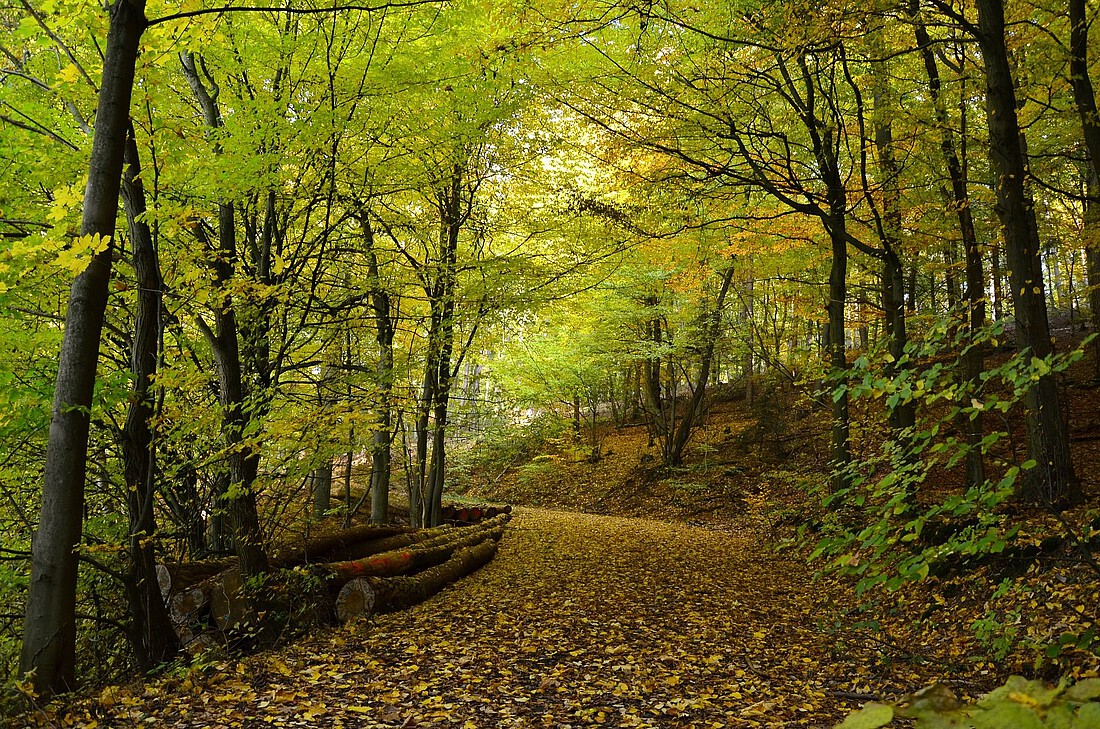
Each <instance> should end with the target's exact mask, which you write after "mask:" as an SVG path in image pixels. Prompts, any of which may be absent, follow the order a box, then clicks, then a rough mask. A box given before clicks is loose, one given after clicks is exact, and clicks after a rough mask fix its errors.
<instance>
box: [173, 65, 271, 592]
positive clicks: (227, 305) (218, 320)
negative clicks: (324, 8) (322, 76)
mask: <svg viewBox="0 0 1100 729" xmlns="http://www.w3.org/2000/svg"><path fill="white" fill-rule="evenodd" d="M180 64H181V66H182V68H183V75H184V77H185V78H186V79H187V83H188V85H189V86H190V87H191V90H192V92H193V93H194V95H195V99H196V101H198V103H199V107H200V108H201V109H202V112H203V117H204V119H205V121H206V124H207V126H208V127H210V128H211V129H217V128H219V127H221V125H222V117H221V111H220V109H219V108H218V104H217V99H216V98H215V96H213V95H211V93H210V92H209V91H208V90H207V88H206V86H205V85H204V84H203V81H202V79H200V78H199V73H198V66H197V65H196V59H195V56H194V55H193V54H191V53H188V52H183V53H180ZM214 152H215V154H220V152H221V150H220V148H219V147H218V146H217V145H215V149H214ZM234 218H235V212H234V206H233V203H231V202H228V201H224V200H223V201H221V202H219V203H218V247H217V249H216V251H214V252H213V253H214V256H215V259H214V263H213V268H214V274H215V275H214V280H215V283H216V284H217V286H218V288H219V294H220V295H221V300H220V301H219V302H218V303H217V304H216V309H215V312H214V330H213V331H210V330H204V334H205V335H206V337H207V340H208V341H209V342H210V348H211V350H212V352H213V355H214V364H215V369H216V370H217V375H218V385H219V387H218V397H219V399H220V401H221V406H222V411H223V414H222V431H223V434H224V436H225V439H226V446H227V451H228V454H229V455H228V461H229V489H228V491H227V493H226V494H224V495H223V497H222V498H224V502H225V515H226V517H227V521H228V523H229V528H230V531H231V532H232V535H233V542H234V547H235V549H236V551H237V558H238V559H239V560H240V569H241V572H242V573H243V575H244V576H245V577H246V578H247V577H251V576H253V575H257V574H260V573H262V572H266V571H267V568H268V562H267V553H266V551H265V550H264V545H263V532H262V530H261V529H260V518H259V514H258V512H257V510H256V494H255V493H254V492H253V491H252V486H253V483H254V482H255V480H256V476H257V474H258V472H259V466H260V453H259V450H258V449H257V448H256V446H255V445H254V444H252V443H249V442H248V441H247V439H246V436H245V433H246V432H247V431H248V426H249V425H250V423H251V421H252V417H253V416H252V415H251V414H250V413H249V412H248V409H247V402H246V401H247V393H246V391H245V384H244V377H243V373H242V366H241V362H242V360H241V350H240V336H239V327H238V324H237V314H236V311H235V309H234V305H233V297H232V295H230V294H229V293H228V292H227V291H226V287H227V286H228V285H229V283H230V282H231V281H232V280H233V277H234V268H235V266H236V262H237V232H236V223H235V220H234ZM198 234H199V238H200V240H203V241H204V240H205V233H204V231H203V229H202V227H201V226H200V227H199V228H198ZM207 245H209V243H207Z"/></svg>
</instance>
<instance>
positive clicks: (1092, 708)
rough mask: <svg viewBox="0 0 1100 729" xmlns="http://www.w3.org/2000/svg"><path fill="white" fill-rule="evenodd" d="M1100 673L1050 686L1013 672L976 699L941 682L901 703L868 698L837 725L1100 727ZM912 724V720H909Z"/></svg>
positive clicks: (864, 728) (856, 728)
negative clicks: (962, 698) (962, 697)
mask: <svg viewBox="0 0 1100 729" xmlns="http://www.w3.org/2000/svg"><path fill="white" fill-rule="evenodd" d="M1098 699H1100V679H1097V678H1089V679H1085V680H1083V681H1079V682H1078V683H1076V684H1074V685H1072V686H1069V685H1066V684H1065V683H1064V682H1063V683H1061V684H1059V685H1058V686H1055V687H1051V686H1048V685H1047V684H1045V683H1043V682H1041V681H1028V680H1027V679H1025V678H1021V677H1020V676H1012V677H1011V678H1009V679H1008V681H1007V682H1006V683H1005V684H1004V685H1003V686H1001V687H1000V688H997V689H994V690H993V691H991V692H990V693H988V694H986V695H985V696H983V697H981V698H980V699H978V700H977V701H975V702H974V703H973V704H960V702H959V701H958V700H957V699H956V698H955V695H954V694H953V693H952V692H951V690H950V689H948V688H947V687H946V686H943V685H942V684H937V685H935V686H933V687H931V688H928V689H925V690H924V691H921V692H918V693H916V694H913V695H912V696H908V697H905V698H904V699H902V700H901V701H899V702H897V703H896V704H881V703H875V702H872V703H869V704H867V705H866V706H864V707H863V708H862V709H860V710H859V711H857V712H855V713H853V714H851V715H850V716H848V718H846V719H845V720H844V721H843V722H841V723H840V724H838V725H837V729H878V727H884V726H894V724H893V722H894V720H895V719H913V720H915V726H916V727H917V729H1007V728H1008V727H1012V729H1095V728H1096V727H1100V701H1098ZM906 726H908V724H906Z"/></svg>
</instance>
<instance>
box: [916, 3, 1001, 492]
mask: <svg viewBox="0 0 1100 729" xmlns="http://www.w3.org/2000/svg"><path fill="white" fill-rule="evenodd" d="M911 9H912V13H913V17H914V20H915V25H914V27H915V31H916V40H917V46H918V47H919V48H920V52H921V58H922V59H923V61H924V69H925V74H926V75H927V77H928V88H929V91H930V92H931V95H932V101H933V104H934V106H935V109H936V121H937V124H938V125H939V127H940V152H941V154H942V155H943V160H944V164H945V165H946V167H947V175H948V177H949V178H950V179H951V198H952V203H953V204H952V207H953V209H954V212H955V216H956V218H957V219H958V224H959V235H960V237H961V238H962V242H963V252H964V255H965V258H966V306H967V313H968V316H967V326H968V327H969V328H970V336H971V346H970V347H969V348H968V349H967V350H966V351H965V352H964V353H963V356H962V365H963V375H964V376H965V378H966V380H967V382H969V384H970V390H969V392H967V393H966V394H965V395H964V398H969V397H974V396H976V395H978V394H979V393H980V389H981V385H982V381H981V373H982V372H983V371H984V369H985V357H984V355H983V354H982V348H981V347H980V346H977V345H976V344H974V342H973V337H974V335H975V334H976V333H977V332H979V331H981V329H982V328H983V327H984V326H985V272H984V270H983V268H982V254H981V248H980V247H979V245H978V236H977V233H976V232H975V229H974V213H973V210H972V208H971V205H970V193H969V189H968V182H967V179H966V167H965V165H964V164H963V161H962V160H961V159H960V158H959V154H958V152H957V150H956V147H955V141H954V138H953V136H952V135H951V132H950V129H951V126H950V123H949V121H950V120H949V119H948V116H947V105H946V104H945V103H944V101H943V97H942V94H941V90H942V83H941V81H940V72H939V67H938V65H937V64H936V57H935V54H934V53H933V51H932V40H931V38H930V37H929V35H928V31H927V30H926V28H925V26H924V22H923V20H922V19H921V17H920V5H919V3H918V2H914V3H913V4H912V6H911ZM960 425H961V426H962V428H963V430H964V432H965V433H966V440H967V445H968V446H969V451H968V452H967V455H966V485H967V486H968V487H969V486H977V485H980V484H981V483H983V482H984V481H985V458H984V456H983V455H982V452H981V442H982V439H983V437H984V435H985V426H984V416H983V414H982V413H981V411H978V412H976V413H974V417H973V418H969V417H963V418H962V420H961V422H960Z"/></svg>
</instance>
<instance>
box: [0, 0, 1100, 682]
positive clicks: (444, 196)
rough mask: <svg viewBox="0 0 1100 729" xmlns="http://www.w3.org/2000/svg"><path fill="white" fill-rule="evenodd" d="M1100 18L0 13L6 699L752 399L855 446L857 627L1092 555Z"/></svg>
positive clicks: (840, 462) (1084, 643)
mask: <svg viewBox="0 0 1100 729" xmlns="http://www.w3.org/2000/svg"><path fill="white" fill-rule="evenodd" d="M1098 12H1100V7H1098V6H1097V4H1096V3H1095V2H1092V1H1091V0H1069V2H1068V3H1052V2H1042V1H1040V2H1023V1H1016V0H1013V1H1011V2H1002V0H975V2H972V3H971V2H964V3H956V2H954V1H953V0H931V1H928V2H921V1H920V0H912V1H911V2H910V1H908V0H907V1H906V2H900V3H899V2H877V1H873V2H861V3H851V2H846V1H845V0H837V1H836V2H826V3H824V4H822V3H817V2H814V3H809V2H791V3H758V2H751V1H746V2H734V3H716V4H711V5H709V6H707V5H704V6H700V5H698V4H693V3H681V2H659V3H653V2H645V3H633V2H626V3H617V2H579V3H555V2H552V1H550V0H548V1H547V2H539V3H534V2H532V3H523V2H510V3H497V2H493V3H488V2H473V1H465V0H460V1H457V2H430V1H429V0H411V1H409V2H394V3H389V4H379V5H377V6H364V5H354V6H352V5H348V6H342V5H339V4H337V5H321V4H313V3H309V2H304V3H295V4H293V5H289V6H285V7H275V6H272V7H266V6H264V5H263V4H262V3H261V4H260V6H258V7H254V6H250V7H243V6H235V5H233V4H230V5H227V6H218V5H212V4H207V3H205V2H202V1H199V0H196V1H194V2H186V3H182V4H173V3H158V2H148V3H147V2H146V1H145V0H116V1H115V2H114V3H112V4H111V5H110V7H109V8H108V9H107V10H104V8H103V7H101V5H100V4H99V3H94V2H86V1H85V0H42V1H41V2H39V1H38V0H21V1H20V2H19V3H15V4H12V5H9V6H7V7H4V8H2V9H0V24H2V26H3V27H4V29H5V33H4V35H3V39H2V41H0V135H2V139H3V144H2V145H0V159H2V161H3V164H2V165H0V240H2V251H0V350H2V352H3V357H2V358H0V359H2V361H0V382H2V386H0V443H2V446H0V455H2V459H0V532H2V533H3V534H4V535H5V537H4V541H3V546H2V547H0V558H2V560H3V561H2V562H0V593H2V601H3V603H4V604H5V605H6V606H8V607H7V608H5V610H4V612H3V614H2V615H0V674H2V676H3V678H4V679H5V680H6V681H8V682H9V684H10V685H11V686H15V685H16V682H17V681H18V680H19V679H20V677H21V676H22V675H23V672H25V671H28V670H32V669H33V670H34V671H35V673H34V675H33V678H32V680H31V684H20V685H22V686H23V687H24V690H26V689H27V686H29V685H33V687H34V688H35V690H37V691H38V692H40V693H43V694H49V693H52V692H56V691H62V690H66V689H70V688H75V687H77V686H78V685H82V684H96V683H99V682H104V681H110V680H116V679H118V678H119V677H121V676H124V675H127V673H128V672H130V671H132V670H133V669H134V668H139V669H143V670H147V669H150V668H153V667H155V666H157V665H159V664H162V663H163V662H165V661H167V660H169V659H170V658H172V657H173V656H174V655H176V653H177V651H178V650H179V647H180V646H179V645H178V642H177V641H176V639H175V637H174V635H175V634H174V633H173V631H172V630H171V629H170V628H169V629H166V628H165V626H166V621H167V619H168V618H167V615H166V613H165V610H164V605H163V602H162V601H161V599H160V592H159V588H158V586H157V583H156V579H155V574H154V566H155V564H156V563H157V562H160V561H164V560H166V559H170V560H177V561H178V560H187V559H191V560H197V559H205V558H210V557H217V556H225V555H235V556H236V557H237V558H238V559H239V564H240V566H241V569H242V571H243V572H244V573H245V574H246V575H259V574H263V573H265V572H268V571H269V569H270V550H271V548H272V546H273V545H274V544H276V543H279V541H280V540H282V539H285V538H286V535H287V533H288V530H293V529H302V528H308V527H309V525H310V524H312V523H313V522H314V521H317V520H320V519H322V518H325V517H331V516H334V515H336V516H339V517H340V518H343V519H346V520H347V523H350V522H351V520H352V518H353V515H356V514H363V515H368V514H369V518H370V520H371V521H373V522H375V523H383V522H386V521H387V520H388V519H389V516H390V514H389V509H390V504H389V500H390V497H391V493H392V494H393V497H394V499H395V500H399V501H401V503H402V505H403V508H404V503H405V501H406V500H407V504H408V514H409V518H410V520H411V522H412V524H413V525H414V526H421V525H422V526H434V525H436V524H438V523H439V522H440V520H441V518H442V511H441V504H442V501H443V495H444V493H451V492H454V491H455V490H456V489H457V488H459V487H460V486H461V487H463V488H465V487H469V486H470V485H471V484H473V483H474V482H477V483H480V484H484V483H485V482H488V481H491V480H492V479H493V478H494V477H495V474H494V473H493V472H492V468H507V467H508V465H509V464H510V461H508V460H507V459H504V460H498V461H495V462H493V461H491V459H488V460H487V459H486V458H485V454H487V453H494V454H499V453H501V452H502V449H503V450H506V448H505V446H506V445H507V444H516V443H523V442H526V441H525V440H524V439H530V438H532V437H534V436H532V434H539V433H541V434H542V435H543V436H546V437H547V438H561V437H566V436H569V433H570V431H573V432H574V433H575V435H574V436H569V437H572V438H574V446H572V447H573V449H574V450H573V452H574V453H575V455H576V457H577V458H578V459H586V460H588V461H590V462H593V463H595V462H598V461H600V459H601V458H603V457H604V453H603V452H602V447H603V444H604V438H605V436H606V432H607V431H606V428H603V427H602V426H601V423H603V424H606V423H607V422H614V423H619V424H626V423H634V422H636V423H644V424H645V427H646V428H647V430H648V434H649V442H650V444H651V445H652V450H651V452H648V453H647V454H646V455H644V456H642V459H643V461H642V463H643V464H645V465H646V466H647V467H648V468H650V469H652V470H654V471H661V470H662V469H663V471H662V472H663V473H674V472H675V469H678V468H681V467H683V465H684V463H685V460H686V459H688V458H689V457H694V456H698V455H699V454H700V453H701V451H700V450H699V449H701V448H703V447H704V446H703V444H701V443H700V442H699V441H698V440H695V439H693V436H694V435H695V433H696V430H697V428H698V427H699V425H700V423H701V422H702V420H703V418H704V416H705V414H706V411H707V408H708V405H709V403H710V401H711V397H710V395H711V394H712V393H713V392H714V390H715V387H716V386H719V385H720V386H722V387H724V388H726V390H725V392H727V394H728V392H729V391H730V388H734V389H736V391H737V393H738V397H741V398H744V399H745V400H746V402H748V403H752V402H757V403H759V402H764V403H771V404H772V405H773V406H777V407H773V411H772V414H771V416H769V417H771V418H772V420H771V421H767V420H766V419H765V420H762V421H761V422H762V423H763V425H762V426H761V430H760V432H759V437H760V438H762V439H765V438H769V437H775V438H777V439H781V435H778V434H777V432H776V431H768V430H767V423H768V422H775V419H776V418H779V417H780V416H783V417H788V416H790V415H791V414H792V413H794V412H796V411H797V412H798V413H801V415H799V417H808V418H811V419H817V420H818V421H820V422H823V423H824V424H825V427H824V430H823V432H822V433H821V434H819V436H818V440H817V441H815V442H816V443H818V444H819V445H820V447H821V448H822V449H827V453H828V457H827V458H825V459H823V460H824V464H823V466H822V468H821V469H820V470H819V471H817V472H812V473H804V474H802V475H801V477H800V484H801V485H803V486H805V487H806V488H807V489H809V490H810V491H811V492H814V493H816V494H817V495H818V496H819V497H820V498H823V499H824V500H825V504H826V509H825V516H823V517H821V518H820V519H816V520H815V521H814V522H813V523H812V524H807V525H804V526H805V527H807V528H806V529H804V530H803V534H804V538H805V539H808V540H809V541H811V542H812V543H813V545H816V547H817V548H816V549H815V550H813V556H814V557H815V558H816V557H820V558H821V559H822V560H823V561H822V562H821V563H820V564H821V566H823V567H828V568H831V569H833V570H838V571H840V572H842V573H845V574H847V575H851V576H852V577H853V579H855V580H857V581H858V583H859V587H860V590H861V592H862V591H869V590H882V589H898V588H900V587H902V586H903V585H905V584H906V583H910V582H913V581H921V580H924V579H927V578H928V576H929V574H930V573H932V574H935V573H936V570H937V565H941V564H943V563H946V562H950V561H951V560H956V561H957V560H959V559H961V558H965V559H976V558H978V557H980V556H982V555H990V554H999V553H1001V552H1004V551H1005V550H1012V549H1020V548H1021V544H1024V545H1025V546H1026V545H1027V544H1030V542H1027V540H1026V539H1024V538H1023V537H1022V536H1021V534H1022V533H1021V531H1020V522H1019V518H1020V515H1021V514H1025V513H1032V511H1035V512H1044V513H1046V514H1048V515H1050V518H1051V519H1053V520H1054V523H1055V524H1056V529H1057V530H1058V533H1059V537H1058V538H1059V539H1060V540H1062V541H1061V542H1059V545H1061V544H1063V543H1068V544H1080V545H1087V544H1088V543H1089V540H1090V539H1092V535H1093V533H1094V532H1095V531H1096V529H1095V524H1094V523H1093V522H1092V519H1093V516H1094V513H1093V512H1092V511H1091V510H1090V504H1089V503H1088V499H1089V496H1090V495H1091V493H1092V492H1093V491H1094V490H1095V485H1096V484H1095V482H1094V481H1095V479H1092V478H1090V477H1089V464H1075V463H1074V459H1073V454H1072V452H1071V449H1070V432H1069V426H1068V422H1069V417H1070V413H1069V412H1068V410H1067V406H1066V403H1067V395H1066V387H1065V381H1064V373H1065V372H1066V371H1067V369H1068V368H1070V367H1071V366H1073V367H1077V368H1079V370H1080V369H1081V368H1089V369H1088V371H1087V374H1086V375H1085V376H1084V377H1083V378H1082V377H1078V378H1077V380H1078V381H1086V382H1087V381H1089V380H1093V381H1095V379H1096V377H1097V373H1096V371H1095V368H1096V366H1097V362H1098V360H1097V359H1096V357H1095V354H1094V353H1093V351H1092V348H1093V344H1092V340H1091V337H1090V336H1089V335H1090V333H1091V332H1092V331H1093V328H1094V326H1095V321H1096V320H1095V313H1096V312H1097V311H1100V288H1098V287H1100V238H1098V236H1100V183H1098V169H1100V116H1098V114H1097V107H1096V94H1095V91H1094V88H1093V86H1092V83H1091V78H1092V77H1095V76H1096V75H1097V74H1098V73H1100V69H1098V68H1097V63H1098V62H1100V61H1098V60H1097V56H1098V55H1100V54H1098V53H1097V50H1096V49H1097V48H1098V45H1097V41H1096V40H1095V33H1093V34H1092V36H1093V37H1092V39H1091V40H1090V31H1092V30H1094V25H1095V23H1096V18H1097V15H1098ZM1081 371H1084V370H1081ZM777 409H783V410H784V412H782V413H777V412H774V411H775V410H777ZM540 437H541V436H540ZM693 449H694V450H693ZM703 455H705V454H703ZM511 457H512V456H509V458H511ZM479 459H480V460H479ZM490 466H492V468H490ZM356 467H361V468H365V469H366V470H367V472H368V474H369V475H366V476H364V477H363V478H362V479H358V480H356V481H355V483H354V484H353V477H352V473H353V469H354V468H356ZM452 472H453V473H454V474H456V475H457V476H459V478H453V477H452ZM471 474H473V475H471ZM546 475H547V477H552V476H551V475H550V474H546ZM931 482H935V484H936V486H935V487H934V488H932V487H929V486H927V484H928V483H931ZM815 498H816V497H815ZM1029 510H1031V511H1029ZM1024 533H1026V530H1025V532H1024ZM32 535H35V536H34V539H33V547H32ZM806 535H808V536H806ZM1028 538H1029V539H1030V537H1028ZM1022 540H1023V541H1022ZM1034 541H1036V542H1039V543H1040V544H1039V545H1038V546H1036V549H1040V548H1043V544H1042V540H1041V539H1038V540H1034ZM1046 546H1049V545H1046ZM1074 554H1077V553H1076V552H1075V553H1074ZM1073 559H1075V560H1079V561H1080V560H1083V561H1084V562H1085V563H1091V564H1092V566H1093V567H1095V561H1093V558H1092V557H1091V552H1089V551H1088V550H1087V549H1086V550H1084V551H1082V552H1081V553H1080V555H1078V556H1075V557H1073ZM1092 579H1095V574H1093V577H1092ZM1094 607H1095V606H1093V608H1094ZM1051 640H1052V641H1053V643H1052V645H1054V646H1055V648H1054V649H1052V650H1049V651H1048V650H1047V644H1043V645H1040V646H1039V647H1038V649H1037V650H1040V651H1045V653H1044V654H1045V655H1047V656H1048V657H1050V658H1056V657H1057V655H1058V652H1059V651H1060V650H1062V648H1063V647H1067V646H1068V647H1072V648H1074V649H1077V648H1080V649H1081V650H1091V648H1092V647H1093V646H1094V645H1095V642H1096V630H1095V627H1092V628H1090V629H1088V631H1082V632H1081V633H1080V634H1078V633H1073V634H1072V635H1071V639H1065V638H1064V636H1052V637H1051ZM1071 644H1072V645H1071ZM1067 650H1068V648H1067Z"/></svg>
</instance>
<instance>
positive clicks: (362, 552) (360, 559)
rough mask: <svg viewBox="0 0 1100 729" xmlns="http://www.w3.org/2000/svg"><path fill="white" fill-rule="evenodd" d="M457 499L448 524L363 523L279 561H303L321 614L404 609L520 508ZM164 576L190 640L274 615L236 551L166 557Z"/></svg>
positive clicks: (453, 572) (487, 552)
mask: <svg viewBox="0 0 1100 729" xmlns="http://www.w3.org/2000/svg"><path fill="white" fill-rule="evenodd" d="M449 508H450V509H451V510H449V511H448V514H449V515H450V516H451V518H450V519H449V520H448V522H447V523H445V524H444V525H443V526H440V527H436V528H432V529H411V528H408V527H393V526H384V527H377V526H371V527H356V528H353V529H348V530H345V531H343V532H340V533H338V534H333V535H326V536H324V537H319V538H315V539H312V540H309V541H308V542H306V543H305V544H302V545H299V546H298V547H296V548H294V549H289V550H284V551H283V552H281V553H278V554H277V555H276V556H275V557H274V558H273V560H272V564H273V566H274V567H276V568H280V569H286V568H293V569H294V570H295V572H294V574H295V575H297V577H298V578H300V579H302V582H303V584H304V585H308V588H303V589H305V591H306V592H308V594H302V589H299V590H298V592H297V594H295V595H294V599H295V600H296V601H298V602H299V603H301V602H302V601H303V600H304V601H306V602H308V603H309V608H308V609H307V610H306V612H308V613H309V614H310V615H311V616H312V618H311V619H314V620H316V619H318V618H319V617H321V616H323V617H322V618H321V619H324V620H326V621H329V622H331V621H332V620H333V619H336V620H338V621H340V622H346V621H348V620H351V619H354V618H357V617H370V616H371V615H373V614H375V613H382V612H392V611H394V610H401V609H404V608H406V607H409V606H411V605H415V604H416V603H418V602H421V601H423V600H425V599H427V598H428V597H430V596H432V595H434V594H435V593H437V592H439V591H440V590H441V589H443V588H444V587H446V586H447V585H448V584H450V583H452V582H454V581H456V580H458V579H460V578H461V577H463V576H465V575H467V574H469V573H470V572H473V571H474V570H476V569H478V568H479V567H481V566H482V565H483V564H485V563H486V562H488V561H489V560H490V559H492V558H493V555H495V554H496V549H497V543H498V542H499V540H500V538H501V537H502V536H503V534H504V526H505V524H506V523H507V522H508V520H509V519H510V518H511V515H510V514H511V507H510V506H503V507H493V506H490V507H467V506H463V507H455V506H452V507H449ZM158 577H159V578H160V581H161V582H160V584H161V590H162V593H163V595H164V598H165V601H166V604H167V605H168V608H169V613H170V615H171V616H172V620H173V624H174V625H175V627H176V630H177V632H178V633H179V636H180V639H181V642H183V643H184V645H189V646H190V647H192V648H205V647H207V646H208V645H210V644H211V643H213V642H221V641H222V640H224V638H225V637H226V636H232V635H241V634H244V633H246V632H248V631H254V630H256V629H257V623H259V622H261V621H262V620H264V614H265V612H266V610H265V608H264V607H260V606H258V605H257V602H256V601H257V597H256V595H255V594H253V593H254V591H250V590H249V589H248V588H247V587H246V585H245V581H244V579H243V578H242V576H241V574H240V571H239V570H238V569H237V567H236V562H235V560H232V559H227V560H207V561H202V562H184V563H175V564H165V565H159V566H158ZM266 591H268V592H271V594H275V592H277V590H276V591H271V590H266ZM259 599H260V600H263V597H260V598H259ZM270 607H271V606H270V605H268V606H266V608H270ZM297 610H298V612H299V613H301V612H302V610H301V605H300V604H299V606H298V608H297Z"/></svg>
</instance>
